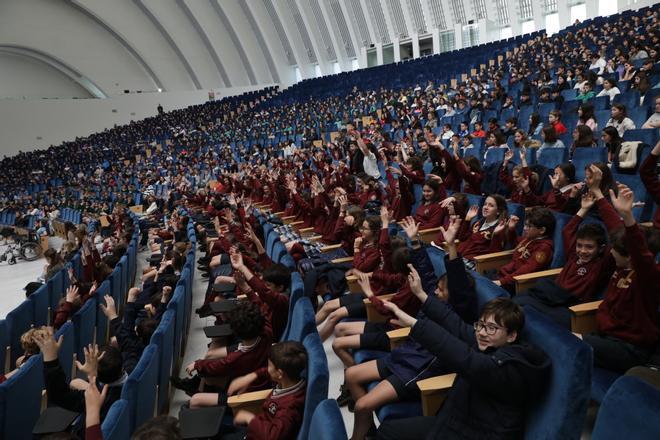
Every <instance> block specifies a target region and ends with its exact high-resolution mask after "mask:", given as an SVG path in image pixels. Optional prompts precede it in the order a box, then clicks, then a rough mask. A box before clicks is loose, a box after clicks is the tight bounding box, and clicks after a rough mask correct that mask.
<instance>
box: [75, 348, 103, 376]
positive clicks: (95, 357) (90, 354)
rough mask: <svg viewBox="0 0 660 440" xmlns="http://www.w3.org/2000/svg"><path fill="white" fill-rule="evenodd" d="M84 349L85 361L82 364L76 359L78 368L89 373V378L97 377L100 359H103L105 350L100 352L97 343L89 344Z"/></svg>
mask: <svg viewBox="0 0 660 440" xmlns="http://www.w3.org/2000/svg"><path fill="white" fill-rule="evenodd" d="M83 351H84V353H85V363H84V364H81V363H80V362H78V361H76V368H78V370H79V371H82V372H83V373H85V374H87V378H90V377H92V376H94V377H96V376H97V374H98V370H99V361H100V360H101V359H103V356H104V355H105V352H103V353H101V354H99V346H98V345H96V344H94V345H92V344H89V345H88V346H87V347H83Z"/></svg>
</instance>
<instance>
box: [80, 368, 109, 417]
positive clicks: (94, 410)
mask: <svg viewBox="0 0 660 440" xmlns="http://www.w3.org/2000/svg"><path fill="white" fill-rule="evenodd" d="M107 394H108V384H105V385H103V390H102V391H101V392H100V393H99V389H98V387H97V386H96V376H92V377H90V378H89V385H88V386H87V389H86V390H85V419H86V420H85V426H87V427H88V428H89V427H90V426H94V425H98V424H99V423H100V421H101V407H102V406H103V402H104V401H105V397H106V396H107Z"/></svg>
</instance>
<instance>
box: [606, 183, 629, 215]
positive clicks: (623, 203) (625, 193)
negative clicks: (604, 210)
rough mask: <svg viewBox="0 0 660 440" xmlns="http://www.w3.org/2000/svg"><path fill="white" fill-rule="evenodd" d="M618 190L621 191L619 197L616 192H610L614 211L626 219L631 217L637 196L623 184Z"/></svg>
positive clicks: (619, 185) (618, 186)
mask: <svg viewBox="0 0 660 440" xmlns="http://www.w3.org/2000/svg"><path fill="white" fill-rule="evenodd" d="M617 188H618V190H619V195H616V194H614V191H613V190H610V198H611V200H612V206H614V209H616V210H617V211H618V213H619V214H621V217H624V219H625V218H626V217H627V216H628V217H631V216H632V208H633V203H634V201H635V194H634V193H633V192H632V190H631V189H630V188H628V187H627V186H626V185H624V184H622V183H619V184H618V185H617Z"/></svg>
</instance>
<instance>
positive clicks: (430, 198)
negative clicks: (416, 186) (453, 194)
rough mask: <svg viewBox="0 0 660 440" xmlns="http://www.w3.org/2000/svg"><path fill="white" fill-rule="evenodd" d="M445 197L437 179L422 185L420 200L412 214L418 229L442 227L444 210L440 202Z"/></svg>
mask: <svg viewBox="0 0 660 440" xmlns="http://www.w3.org/2000/svg"><path fill="white" fill-rule="evenodd" d="M446 197H447V192H446V191H445V187H444V186H442V183H440V181H439V179H428V180H427V181H426V182H425V183H424V186H423V187H422V200H421V202H420V204H419V206H417V209H416V210H415V214H414V218H415V221H417V222H418V223H419V228H420V229H429V228H437V227H438V226H441V225H442V223H443V220H444V217H445V214H446V210H445V209H444V208H443V207H442V206H441V205H440V202H441V201H442V200H444V199H445V198H446Z"/></svg>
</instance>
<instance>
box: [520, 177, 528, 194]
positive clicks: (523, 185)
mask: <svg viewBox="0 0 660 440" xmlns="http://www.w3.org/2000/svg"><path fill="white" fill-rule="evenodd" d="M520 189H521V190H522V191H523V192H525V193H526V192H527V190H529V176H523V178H522V179H520Z"/></svg>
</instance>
